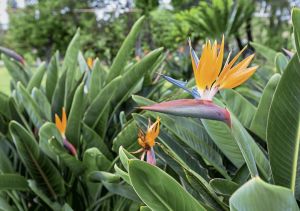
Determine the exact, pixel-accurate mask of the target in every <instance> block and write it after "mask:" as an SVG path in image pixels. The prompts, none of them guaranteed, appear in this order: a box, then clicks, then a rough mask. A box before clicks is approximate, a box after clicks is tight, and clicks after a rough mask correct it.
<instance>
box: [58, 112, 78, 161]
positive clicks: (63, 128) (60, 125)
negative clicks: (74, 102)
mask: <svg viewBox="0 0 300 211" xmlns="http://www.w3.org/2000/svg"><path fill="white" fill-rule="evenodd" d="M55 125H56V127H57V129H58V130H59V132H60V134H61V136H62V138H63V145H64V147H65V148H66V149H67V150H68V151H69V152H70V153H71V154H72V155H74V156H76V155H77V151H76V148H75V147H74V146H73V144H71V143H70V142H69V141H68V140H67V138H66V134H65V133H66V128H67V114H66V111H65V108H62V118H61V119H60V118H59V116H58V115H57V114H55Z"/></svg>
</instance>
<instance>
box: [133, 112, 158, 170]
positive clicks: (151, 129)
mask: <svg viewBox="0 0 300 211" xmlns="http://www.w3.org/2000/svg"><path fill="white" fill-rule="evenodd" d="M159 126H160V118H159V117H157V119H156V121H155V122H154V123H153V124H152V123H151V121H150V120H149V123H148V127H147V131H146V133H144V132H143V130H141V129H139V132H138V144H139V145H140V146H141V147H142V148H140V149H139V150H137V151H135V152H132V154H136V153H141V152H142V155H141V160H144V159H145V156H146V161H147V163H149V164H152V165H156V158H155V153H154V148H153V147H154V145H155V139H156V138H157V136H158V135H159Z"/></svg>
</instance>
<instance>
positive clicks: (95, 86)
mask: <svg viewBox="0 0 300 211" xmlns="http://www.w3.org/2000/svg"><path fill="white" fill-rule="evenodd" d="M106 74H107V73H106V72H105V70H104V69H103V67H102V66H101V64H100V61H99V59H96V60H95V63H94V66H93V70H92V74H91V80H90V87H89V93H88V98H89V101H90V102H92V101H93V100H94V99H95V98H96V96H97V94H98V93H99V92H100V91H101V89H102V88H103V86H104V82H105V79H106Z"/></svg>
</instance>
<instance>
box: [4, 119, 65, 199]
mask: <svg viewBox="0 0 300 211" xmlns="http://www.w3.org/2000/svg"><path fill="white" fill-rule="evenodd" d="M9 129H10V133H11V135H12V137H13V140H14V144H15V146H16V148H17V151H18V154H19V156H20V158H21V160H22V161H23V163H24V165H25V166H26V168H27V171H28V172H29V174H30V175H31V177H32V178H33V179H34V180H35V181H36V183H37V185H38V186H39V187H40V188H41V189H43V190H44V191H45V193H47V194H48V195H49V196H51V198H57V197H58V196H62V195H64V193H65V187H64V180H63V178H62V177H61V175H60V174H59V172H58V170H57V169H56V168H55V166H54V165H53V164H52V163H51V161H50V160H49V159H48V158H47V157H46V155H45V154H43V152H41V151H40V149H39V147H38V144H37V141H36V140H35V139H34V137H33V136H32V135H31V134H29V133H28V132H27V131H26V130H25V129H24V127H23V126H21V125H20V124H19V123H17V122H15V121H12V122H11V123H10V125H9Z"/></svg>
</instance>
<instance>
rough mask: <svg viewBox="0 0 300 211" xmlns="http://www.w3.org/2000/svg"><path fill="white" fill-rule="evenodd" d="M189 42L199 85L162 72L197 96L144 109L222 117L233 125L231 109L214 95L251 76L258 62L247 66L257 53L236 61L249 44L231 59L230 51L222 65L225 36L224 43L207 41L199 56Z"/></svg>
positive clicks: (168, 78) (208, 117)
mask: <svg viewBox="0 0 300 211" xmlns="http://www.w3.org/2000/svg"><path fill="white" fill-rule="evenodd" d="M189 46H190V56H191V59H192V67H193V72H194V76H195V81H196V87H195V88H193V89H192V90H191V89H188V88H187V87H186V84H187V82H182V81H179V80H175V79H173V78H171V77H168V76H165V75H162V77H163V78H164V79H166V80H167V81H169V82H170V83H172V84H174V85H176V86H178V87H180V88H182V89H184V90H185V91H187V92H188V93H190V94H191V95H192V96H193V97H194V98H195V99H180V100H173V101H168V102H162V103H158V104H154V105H150V106H143V107H141V109H145V110H151V111H156V112H161V113H168V114H173V115H179V116H190V117H199V118H205V119H213V120H220V121H224V122H226V123H227V124H228V125H230V122H231V121H230V113H229V112H228V111H227V109H224V108H221V107H219V106H217V105H215V104H214V103H213V102H212V99H213V97H214V96H215V94H216V93H217V92H218V91H219V90H221V89H231V88H235V87H237V86H239V85H241V84H242V83H244V82H245V81H246V80H248V78H249V77H250V76H251V75H252V74H253V73H254V72H255V71H256V69H257V68H258V66H254V67H248V66H249V65H250V63H251V61H252V60H253V57H254V54H251V55H250V56H248V57H246V58H245V59H244V60H242V61H241V62H239V63H237V64H235V63H236V62H237V60H238V58H239V57H240V56H241V54H242V53H243V52H244V50H245V49H246V47H244V48H243V49H242V50H241V51H240V52H239V53H238V54H237V55H236V56H235V57H234V58H233V59H232V60H231V61H229V60H230V56H231V52H230V53H229V55H228V57H227V60H226V61H225V63H224V65H223V68H222V64H223V57H224V36H223V38H222V42H221V45H218V43H217V41H215V42H214V43H213V44H211V42H210V41H207V42H206V43H205V45H204V46H203V49H202V55H201V57H200V59H199V58H198V57H197V54H196V52H195V51H194V49H193V48H192V46H191V41H190V40H189ZM218 46H220V47H218ZM234 64H235V65H234Z"/></svg>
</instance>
